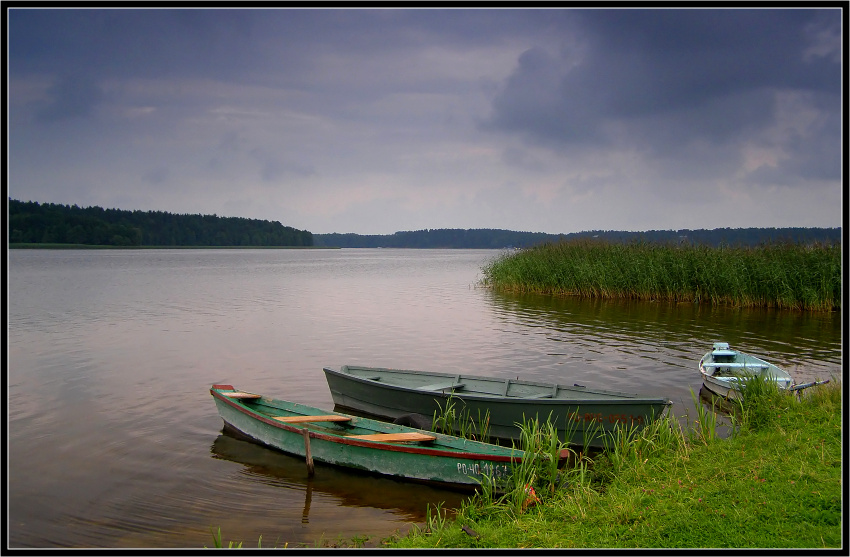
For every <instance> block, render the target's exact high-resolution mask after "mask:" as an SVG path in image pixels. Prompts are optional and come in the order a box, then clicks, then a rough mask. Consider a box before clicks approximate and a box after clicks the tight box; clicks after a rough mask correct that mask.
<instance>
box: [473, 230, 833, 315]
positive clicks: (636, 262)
mask: <svg viewBox="0 0 850 557" xmlns="http://www.w3.org/2000/svg"><path fill="white" fill-rule="evenodd" d="M482 276H483V278H482V281H481V282H482V284H483V285H484V286H488V287H491V288H493V289H496V290H500V291H506V292H537V293H544V294H558V295H576V296H585V297H600V298H633V299H640V300H670V301H675V302H694V303H711V304H729V305H734V306H739V307H776V308H783V309H797V310H817V311H832V310H838V309H840V307H841V249H840V246H839V245H838V244H835V245H820V244H817V245H802V244H768V245H764V246H761V247H757V248H745V247H740V248H733V247H720V248H712V247H707V246H692V245H682V246H670V245H661V244H651V243H645V242H636V243H631V244H614V243H606V242H598V241H589V240H579V241H569V242H560V243H549V244H543V245H541V246H537V247H534V248H530V249H527V250H523V251H520V252H517V253H508V254H504V255H502V256H500V257H497V258H496V259H494V260H493V261H491V262H489V263H488V264H486V265H485V266H484V267H483V268H482Z"/></svg>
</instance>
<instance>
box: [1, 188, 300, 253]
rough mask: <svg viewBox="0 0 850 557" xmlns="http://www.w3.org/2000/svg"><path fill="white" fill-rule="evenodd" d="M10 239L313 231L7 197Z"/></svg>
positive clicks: (143, 240)
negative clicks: (18, 199)
mask: <svg viewBox="0 0 850 557" xmlns="http://www.w3.org/2000/svg"><path fill="white" fill-rule="evenodd" d="M9 243H10V244H15V243H36V244H40V243H43V244H82V245H101V246H257V247H267V246H312V245H313V235H312V234H311V233H310V232H308V231H305V230H296V229H295V228H291V227H289V226H283V225H282V224H281V223H279V222H272V221H266V220H257V219H245V218H239V217H219V216H216V215H178V214H172V213H165V212H162V211H123V210H120V209H102V208H101V207H86V208H80V207H78V206H76V205H73V206H69V205H57V204H54V203H42V204H39V203H36V202H33V201H28V202H23V201H16V200H14V199H9Z"/></svg>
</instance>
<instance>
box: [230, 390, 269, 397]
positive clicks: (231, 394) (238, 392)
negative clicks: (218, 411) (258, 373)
mask: <svg viewBox="0 0 850 557" xmlns="http://www.w3.org/2000/svg"><path fill="white" fill-rule="evenodd" d="M221 394H223V395H224V396H229V397H230V398H260V397H261V396H262V395H255V394H253V393H243V392H242V391H233V392H232V393H221Z"/></svg>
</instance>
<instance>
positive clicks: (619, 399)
mask: <svg viewBox="0 0 850 557" xmlns="http://www.w3.org/2000/svg"><path fill="white" fill-rule="evenodd" d="M347 367H348V366H347ZM353 367H356V368H360V369H369V370H375V372H376V373H379V372H385V371H389V372H402V373H414V374H422V375H425V376H433V377H437V378H446V379H452V380H453V379H454V378H456V377H458V374H455V375H451V374H448V373H439V372H437V373H433V374H432V373H431V372H424V371H414V370H401V369H391V368H378V367H366V366H353ZM322 369H323V370H324V372H325V373H328V372H330V373H332V374H334V375H336V376H338V377H342V378H345V379H348V380H352V381H356V382H358V383H361V384H363V385H370V386H374V385H377V386H379V387H381V388H384V389H390V390H395V391H403V392H405V393H414V392H415V393H416V394H422V395H432V396H434V395H436V396H441V395H442V396H454V397H455V398H459V399H469V400H476V401H483V402H491V403H492V402H496V403H506V404H530V405H534V406H537V405H541V404H543V405H549V406H554V405H557V406H563V405H564V404H565V403H566V404H573V401H574V400H575V405H576V406H582V405H588V404H606V405H608V404H615V405H632V404H638V405H646V404H649V405H653V406H654V405H658V404H660V405H664V406H668V405H669V404H670V403H671V401H670V400H669V399H666V398H664V397H650V396H644V395H639V394H634V393H624V392H619V391H606V390H602V389H585V388H583V387H582V388H581V390H579V388H577V387H575V386H569V385H562V384H560V383H539V382H535V381H526V380H523V379H520V380H515V379H510V378H506V379H503V380H501V383H504V382H506V381H511V382H512V383H515V384H518V385H529V386H532V387H543V388H546V389H549V390H551V389H552V387H554V386H555V385H557V386H558V389H559V390H564V391H570V392H574V393H582V394H585V393H586V394H599V395H601V396H597V397H593V398H590V397H588V398H582V399H578V400H576V399H568V398H531V397H520V396H514V397H511V396H502V395H498V394H492V395H485V394H479V393H476V392H474V391H466V390H459V391H453V390H452V389H451V388H450V387H446V388H445V389H437V390H434V391H418V390H417V389H416V388H415V387H400V386H398V385H392V384H390V383H383V382H378V381H374V380H372V379H368V378H366V377H358V376H357V375H354V374H351V373H346V372H344V371H342V370H341V369H340V370H335V369H332V368H327V367H323V368H322ZM464 379H472V380H473V381H476V380H481V381H485V382H492V383H494V384H498V383H499V380H497V378H491V377H484V376H479V375H465V374H462V375H460V381H461V382H463V380H464ZM608 397H612V398H608ZM614 397H616V398H614Z"/></svg>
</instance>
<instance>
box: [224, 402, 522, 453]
mask: <svg viewBox="0 0 850 557" xmlns="http://www.w3.org/2000/svg"><path fill="white" fill-rule="evenodd" d="M227 386H229V385H227ZM210 393H211V394H212V395H213V397H214V398H216V399H218V400H220V401H222V402H224V403H225V404H227V405H229V406H231V407H233V408H235V409H236V410H238V411H239V412H241V413H243V414H245V415H247V416H249V417H251V418H253V419H257V420H259V421H261V422H263V423H265V424H267V425H270V426H273V427H275V428H277V429H282V430H284V431H287V432H289V433H293V434H297V435H303V434H304V430H305V429H306V430H307V432H308V435H309V436H310V437H311V438H314V439H320V440H322V441H327V442H330V443H338V444H342V445H352V446H356V447H364V448H369V449H375V450H379V451H391V452H401V453H411V454H417V455H423V456H438V457H451V458H460V459H464V460H486V461H490V462H513V461H520V460H522V457H523V452H522V451H521V450H519V449H511V451H513V452H515V453H517V454H518V456H514V455H513V454H511V455H500V454H486V453H479V452H472V451H463V450H457V451H452V450H445V449H432V448H428V447H422V446H415V445H400V444H395V443H382V442H380V441H364V440H361V439H349V438H346V437H344V436H342V435H332V434H327V433H321V432H317V431H311V430H310V429H309V428H306V427H304V428H300V427H295V426H291V425H289V424H286V423H283V422H280V421H277V420H274V419H271V418H267V417H266V416H263V415H262V414H260V413H259V412H255V411H253V410H251V409H250V408H248V407H247V406H245V404H243V403H242V402H240V401H236V400H233V399H231V398H229V397H228V396H227V395H224V394H222V393H221V392H220V391H219V390H217V389H216V388H215V387H213V388H210ZM263 398H265V399H266V402H285V401H278V400H277V399H273V398H266V397H263ZM295 404H298V403H295ZM311 408H312V407H311ZM357 418H358V419H359V420H362V419H368V418H360V417H357ZM225 421H226V420H225ZM370 421H377V420H370ZM231 425H232V424H231ZM233 427H235V426H233ZM237 429H238V428H237ZM366 429H368V428H366ZM465 441H467V442H470V443H481V442H480V441H471V440H465ZM482 444H484V443H482ZM494 446H495V447H499V446H498V445H494ZM499 448H503V447H499Z"/></svg>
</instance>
